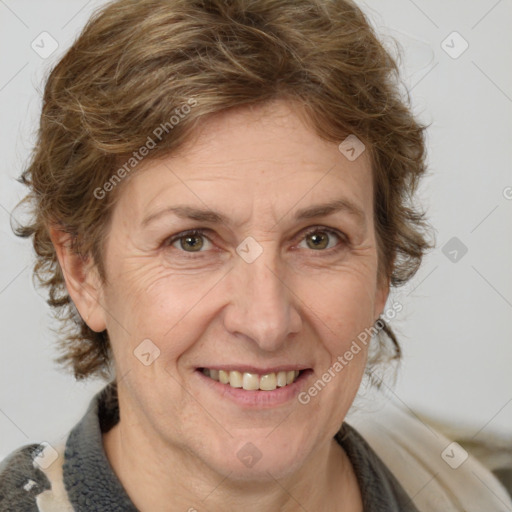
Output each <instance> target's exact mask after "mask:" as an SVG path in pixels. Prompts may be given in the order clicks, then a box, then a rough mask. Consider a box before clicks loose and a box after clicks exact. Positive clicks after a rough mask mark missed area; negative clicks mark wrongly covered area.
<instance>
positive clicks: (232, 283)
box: [0, 0, 501, 512]
mask: <svg viewBox="0 0 512 512" xmlns="http://www.w3.org/2000/svg"><path fill="white" fill-rule="evenodd" d="M395 78H396V65H395V63H394V61H393V59H392V58H391V57H390V56H389V55H388V54H387V53H386V51H385V50H384V49H383V47H382V46H381V44H380V43H379V42H378V40H377V39H376V37H375V35H374V34H373V32H372V30H371V29H370V27H369V25H368V23H367V21H366V19H365V17H364V15H363V14H362V13H361V11H360V10H359V9H358V8H357V7H356V6H355V5H353V4H352V3H350V2H345V1H343V2H340V1H338V2H329V1H320V0H276V1H274V2H269V1H265V0H257V1H251V2H249V1H245V0H232V1H225V0H212V1H208V2H205V1H200V0H174V1H173V2H168V1H163V0H141V1H138V2H132V1H128V0H120V1H117V2H113V3H111V4H109V5H107V6H106V7H105V8H104V9H103V10H102V11H100V12H98V13H97V14H96V15H95V16H93V18H92V19H91V20H90V22H89V23H88V24H87V26H86V27H85V29H84V31H83V32H82V34H81V35H80V37H79V38H78V39H77V40H76V41H75V43H74V44H73V46H72V47H71V48H70V50H69V51H68V52H67V53H66V55H65V56H64V57H63V58H62V59H61V61H60V62H59V63H58V65H57V66H56V67H55V69H54V70H53V71H52V73H51V75H50V77H49V79H48V82H47V84H46V88H45V94H44V103H43V111H42V116H41V126H40V132H39V140H38V143H37V147H36V151H35V153H34V156H33V160H32V162H31V164H30V166H29V167H28V168H27V170H26V171H25V172H24V174H23V177H22V180H23V182H24V183H25V184H26V185H28V186H29V187H30V195H29V196H28V198H27V201H28V202H29V203H30V204H31V205H32V206H33V212H34V218H33V221H32V222H31V223H30V224H29V225H26V226H24V227H22V228H21V229H20V230H19V234H20V235H21V236H25V237H32V239H33V243H34V247H35V250H36V253H37V255H38V261H37V264H36V267H35V272H36V275H37V276H38V277H39V278H40V279H41V282H42V284H43V285H45V286H47V287H48V289H49V297H50V298H49V303H50V305H51V306H52V307H53V308H55V311H56V313H57V314H58V315H59V318H60V319H61V320H62V321H63V325H64V326H65V327H66V328H67V330H65V331H63V339H62V345H61V348H62V351H63V355H62V357H61V359H60V361H61V362H62V363H63V364H67V365H69V366H70V367H71V368H72V369H73V371H74V374H75V376H76V378H77V379H83V378H86V377H89V376H92V375H102V376H104V377H105V378H107V379H109V380H110V382H109V384H108V385H106V387H105V388H104V389H103V390H102V391H101V392H100V393H99V394H98V395H97V396H96V397H94V399H93V400H92V402H91V405H90V407H89V410H88V411H87V413H86V414H85V416H84V417H83V419H82V420H81V421H80V422H79V423H78V424H77V425H76V427H75V428H74V429H73V430H72V431H71V432H70V433H69V435H67V436H66V438H65V439H64V441H63V443H62V444H61V445H60V446H59V445H53V444H52V445H38V446H34V445H30V446H26V447H23V448H21V449H20V450H18V451H16V452H15V453H14V454H12V455H11V456H10V457H8V458H7V460H6V461H4V463H3V465H2V467H1V474H2V477H1V478H2V484H0V485H1V488H0V507H3V508H2V510H20V511H21V510H23V511H25V510H40V511H48V510H51V511H57V510H94V511H107V510H108V511H112V510H123V511H126V510H140V511H160V510H162V511H163V510H166V511H167V510H170V511H186V510H188V511H193V510H197V511H201V510H209V511H220V510H238V509H239V508H243V509H245V510H247V511H256V510H258V511H259V510H269V511H292V510H308V511H313V510H315V511H316V510H322V511H338V510H343V511H348V512H352V511H362V510H365V511H367V510H369V511H379V512H381V511H388V510H389V511H392V510H408V511H416V510H418V508H417V506H416V504H415V503H416V502H415V497H414V496H412V495H411V493H409V492H407V491H406V490H405V489H404V487H403V486H402V485H401V482H400V478H399V477H398V478H397V476H396V475H397V471H396V470H395V474H393V473H392V472H391V471H390V469H389V468H388V467H387V465H386V464H385V463H384V462H383V461H382V460H381V459H380V458H379V457H378V456H377V454H376V453H375V451H374V450H373V449H372V448H371V446H370V445H369V444H368V442H367V441H365V439H364V438H363V437H362V436H361V435H360V434H359V433H358V432H357V431H356V430H355V429H354V428H353V427H351V426H349V425H348V424H347V423H345V422H344V419H345V417H346V414H347V412H348V410H349V408H350V406H351V404H352V402H353V400H354V397H355V395H356V393H357V391H358V388H359V386H360V383H361V380H362V378H363V375H364V373H365V371H366V372H367V374H368V375H370V376H371V375H372V370H373V368H375V365H376V364H377V363H379V362H385V361H386V360H390V359H393V358H398V357H399V355H400V351H399V347H398V344H397V341H396V339H395V337H394V335H393V332H392V330H391V328H390V327H389V325H388V324H387V323H386V317H387V316H388V314H387V313H388V311H389V308H386V300H387V297H388V293H389V288H390V286H398V285H401V284H403V283H405V282H407V281H408V280H409V279H410V278H411V277H412V276H413V275H414V273H415V272H416V270H417V268H418V266H419V264H420V262H421V258H422V256H423V254H424V253H425V251H426V250H427V249H428V248H429V247H430V246H431V245H430V244H429V242H428V240H427V238H426V233H425V228H426V223H425V220H424V217H423V214H422V213H420V212H418V211H417V210H416V209H415V208H414V207H413V205H412V204H410V203H409V202H408V198H409V197H410V196H412V195H413V193H414V191H415V189H416V187H417V184H418V180H419V179H420V178H421V176H422V175H423V174H424V173H425V162H424V159H425V147H424V138H423V137H424V135H423V134H424V130H425V127H424V126H421V125H420V124H419V123H418V122H417V121H416V120H415V119H414V118H413V116H412V115H411V113H410V111H409V109H408V107H407V105H406V104H405V103H404V102H403V100H402V99H401V98H400V95H399V92H398V86H397V82H396V80H395ZM392 309H393V308H392ZM364 333H366V336H364V335H363V334H364ZM372 335H373V336H374V341H376V342H377V346H376V347H374V348H375V350H373V351H370V350H369V345H370V343H369V338H370V337H371V336H372ZM386 337H387V338H386ZM386 339H388V341H386ZM389 340H390V341H391V342H389ZM369 354H370V355H369ZM491 485H494V486H495V488H496V489H497V490H496V492H501V488H499V486H498V484H497V483H496V482H494V481H491ZM486 503H488V504H489V503H494V501H493V498H492V497H489V498H488V499H487V501H486ZM492 506H494V505H492ZM486 510H498V509H497V508H489V509H486Z"/></svg>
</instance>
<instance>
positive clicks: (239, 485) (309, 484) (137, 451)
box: [103, 421, 363, 512]
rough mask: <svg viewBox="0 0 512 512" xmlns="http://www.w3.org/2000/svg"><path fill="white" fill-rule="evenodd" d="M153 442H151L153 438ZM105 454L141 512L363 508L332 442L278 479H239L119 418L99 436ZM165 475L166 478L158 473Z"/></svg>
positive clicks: (345, 459)
mask: <svg viewBox="0 0 512 512" xmlns="http://www.w3.org/2000/svg"><path fill="white" fill-rule="evenodd" d="M153 441H154V440H153ZM103 442H104V448H105V452H106V454H107V458H108V460H109V461H110V464H111V465H112V467H113V469H114V472H115V473H116V475H117V477H118V478H119V480H120V482H121V484H122V485H123V487H124V488H125V490H126V492H127V493H128V495H129V496H130V498H131V500H132V501H133V503H134V505H135V506H136V507H137V508H138V509H139V510H140V511H141V512H146V511H152V510H167V509H168V508H169V504H172V509H173V510H187V511H188V510H190V511H193V510H197V511H200V510H204V509H205V508H206V507H207V509H208V510H209V511H211V512H221V511H225V510H233V509H234V507H236V508H241V509H242V510H244V512H257V511H261V510H279V511H282V512H291V511H296V510H298V509H305V510H323V511H326V512H330V511H333V512H334V511H335V510H339V509H340V508H339V507H340V504H343V510H344V511H347V512H349V511H350V512H351V511H354V512H356V511H357V512H359V511H362V510H363V508H362V501H361V495H360V492H359V487H358V484H357V479H356V477H355V474H354V472H353V469H352V466H351V464H350V461H349V459H348V457H347V455H346V454H345V452H344V450H343V449H342V448H341V446H340V445H339V444H338V443H337V442H336V441H335V440H331V441H330V442H328V443H326V444H325V445H324V446H323V447H321V449H320V450H318V451H317V452H316V453H314V454H313V455H312V457H310V458H309V459H308V461H307V463H306V464H304V465H303V466H302V467H301V468H300V469H299V470H298V471H297V472H295V473H294V474H292V475H289V476H288V477H286V478H282V479H280V480H279V481H278V480H276V479H274V478H272V477H271V476H270V475H269V477H268V480H267V481H266V482H265V481H261V480H260V481H256V482H251V481H239V480H236V479H232V478H230V476H229V475H221V474H218V473H215V472H213V471H212V470H211V469H210V468H208V467H207V466H206V465H205V464H204V463H202V462H201V461H199V460H195V459H194V458H193V457H191V455H190V454H187V453H183V452H182V451H181V450H180V449H179V448H176V447H173V446H165V447H164V446H157V444H155V443H154V442H151V439H150V438H149V437H148V436H147V433H146V434H145V433H144V432H137V430H136V429H134V427H132V426H130V425H126V424H125V423H123V422H122V421H121V422H119V423H118V424H117V425H116V426H115V427H113V428H112V429H111V430H110V431H109V432H107V433H106V434H104V435H103ZM163 475H165V476H163Z"/></svg>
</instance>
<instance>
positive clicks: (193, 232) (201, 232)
mask: <svg viewBox="0 0 512 512" xmlns="http://www.w3.org/2000/svg"><path fill="white" fill-rule="evenodd" d="M210 231H211V230H209V229H203V228H199V229H190V230H187V231H182V232H181V233H178V234H176V235H173V236H171V237H168V238H166V239H165V240H164V242H163V243H164V245H165V246H172V244H174V243H175V242H177V241H178V240H180V239H182V238H186V237H187V236H198V237H199V236H202V237H204V238H206V239H207V240H208V241H210V243H213V242H212V241H211V240H210V238H209V237H208V236H207V235H206V233H208V232H210ZM313 233H328V234H329V235H334V236H337V237H338V238H339V239H340V241H341V243H340V244H338V245H336V246H335V247H331V248H330V249H321V250H318V251H315V250H314V249H311V251H312V252H323V253H327V254H329V255H331V254H334V253H337V252H338V251H341V250H342V249H343V248H344V246H347V245H349V243H350V242H349V240H348V237H347V236H346V235H345V234H344V233H342V232H341V231H338V230H337V229H333V228H327V227H325V226H313V227H312V228H308V230H307V231H306V232H304V233H303V234H302V238H301V241H302V239H304V238H306V237H307V236H308V235H311V234H313ZM178 250H179V251H180V252H182V253H184V254H186V255H187V256H186V257H192V258H196V257H197V256H194V254H201V253H203V252H205V251H196V252H194V251H191V252H188V251H184V250H182V249H178ZM206 252H207V251H206Z"/></svg>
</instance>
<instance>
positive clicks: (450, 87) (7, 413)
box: [0, 0, 512, 459]
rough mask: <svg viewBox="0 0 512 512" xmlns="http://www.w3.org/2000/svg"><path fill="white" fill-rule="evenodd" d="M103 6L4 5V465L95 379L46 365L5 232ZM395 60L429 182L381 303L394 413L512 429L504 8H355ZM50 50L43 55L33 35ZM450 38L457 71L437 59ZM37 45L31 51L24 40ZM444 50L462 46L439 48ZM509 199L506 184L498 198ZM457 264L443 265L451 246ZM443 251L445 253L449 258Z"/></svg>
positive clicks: (60, 425) (32, 299) (69, 422)
mask: <svg viewBox="0 0 512 512" xmlns="http://www.w3.org/2000/svg"><path fill="white" fill-rule="evenodd" d="M103 3H104V2H103V1H89V2H87V1H86V0H66V1H64V0H62V1H55V0H52V1H50V0H37V1H36V0H33V1H28V0H17V1H14V0H0V59H1V60H0V63H1V65H0V109H1V110H0V112H1V117H0V154H1V156H2V158H1V159H0V261H1V266H0V321H1V323H0V336H1V345H0V346H1V353H0V459H1V458H2V457H3V456H4V455H6V454H7V453H9V452H10V451H12V450H13V449H15V448H16V447H18V446H20V445H22V444H26V443H28V442H40V441H43V440H51V439H54V438H55V437H56V436H59V435H61V434H64V433H65V432H66V431H67V430H68V429H69V428H71V427H72V426H73V425H74V424H75V423H76V421H78V420H79V418H80V417H81V416H82V414H83V413H84V411H85V408H86V406H87V404H88V402H89V400H90V398H91V396H92V394H93V393H94V392H96V391H97V390H99V389H100V388H101V387H102V386H103V382H101V381H92V382H89V383H76V382H75V381H74V380H73V378H72V377H71V376H68V375H67V374H65V373H63V372H61V371H59V370H58V369H57V367H56V366H55V365H54V363H53V362H52V359H53V358H54V357H55V355H56V353H55V351H54V348H53V341H54V338H55V335H54V334H53V333H52V332H51V330H50V328H51V326H52V321H51V318H50V315H49V309H48V307H47V306H46V304H45V295H44V292H42V291H37V290H35V289H34V286H33V285H32V282H31V268H32V262H33V256H32V253H31V250H32V249H31V244H30V243H29V242H28V241H23V240H19V239H17V238H16V237H14V235H13V234H12V233H11V230H10V227H9V212H11V210H12V209H13V207H14V206H15V204H16V203H17V202H18V200H19V199H21V197H22V196H23V195H24V193H25V191H24V189H23V187H22V186H21V185H19V184H18V183H16V182H15V177H17V176H18V175H19V174H20V172H21V170H22V168H23V166H24V164H25V163H26V162H27V159H28V156H29V153H30V149H31V146H32V143H33V140H34V133H35V130H36V129H37V122H38V115H39V109H40V98H41V89H42V84H43V79H44V76H45V74H46V73H47V72H48V70H49V69H50V67H51V66H52V65H53V64H55V62H57V60H58V59H59V57H60V56H61V55H62V54H63V52H64V51H65V49H66V48H67V47H68V46H69V45H70V44H71V42H72V41H73V39H74V38H75V37H76V36H77V34H78V32H79V30H81V28H82V27H83V25H84V24H85V22H86V20H87V19H88V17H89V15H90V13H91V12H92V11H93V10H94V9H95V8H97V7H98V6H100V5H102V4H103ZM360 4H361V6H362V7H363V9H364V10H365V12H367V14H368V15H369V17H370V19H371V20H372V22H373V23H374V24H375V26H376V27H377V29H378V30H379V33H380V34H381V35H382V37H383V39H384V40H385V41H387V42H386V44H389V39H388V38H389V36H392V37H395V38H396V39H397V40H398V41H399V43H400V44H401V45H402V46H403V52H404V54H403V61H402V63H401V66H402V70H403V74H404V79H405V83H406V84H407V87H408V88H409V90H410V91H411V98H412V101H413V106H414V111H415V112H416V113H417V114H418V116H419V117H420V119H421V120H423V121H424V122H432V126H431V127H430V129H429V132H428V148H429V165H430V173H431V174H430V176H429V177H428V178H427V179H426V180H425V182H424V183H423V185H422V188H421V191H420V192H421V193H420V197H421V200H422V203H423V205H424V206H425V207H426V208H427V209H428V212H429V215H430V220H431V222H432V223H433V224H434V226H435V228H436V231H437V242H438V244H437V248H436V249H435V250H434V251H433V252H432V253H431V254H430V255H429V256H428V257H427V258H426V259H425V261H424V264H423V266H422V268H421V269H420V271H419V272H418V274H417V276H416V277H415V279H414V280H413V282H411V283H410V284H408V285H407V286H406V287H405V288H403V289H400V290H398V291H396V292H395V293H394V294H393V296H392V297H391V298H390V301H392V300H400V301H401V302H402V303H403V304H404V310H403V311H402V312H401V313H400V315H399V316H398V317H397V318H396V319H395V320H394V321H393V322H392V325H393V327H394V328H395V330H396V332H397V333H398V335H399V338H400V340H401V343H402V346H403V349H404V352H405V358H404V363H403V366H402V369H401V372H400V376H399V379H398V382H397V385H396V387H395V389H394V393H395V396H396V398H397V399H398V400H400V401H402V402H403V403H404V404H406V406H408V407H411V408H413V409H415V410H417V411H420V412H424V413H428V414H430V415H433V416H434V417H436V418H439V419H444V420H448V421H453V422H455V423H457V424H461V425H467V426H468V428H469V429H470V431H471V430H473V431H474V432H475V434H476V433H477V432H478V431H480V430H482V429H483V430H482V431H485V432H492V431H498V432H501V433H504V434H508V435H510V434H511V431H512V429H511V428H510V427H511V426H512V371H511V362H512V322H511V321H510V320H511V318H512V271H511V263H512V257H511V256H512V170H511V169H512V158H511V155H512V150H511V146H512V66H511V60H510V52H511V50H512V32H511V31H510V21H511V20H512V0H500V1H496V0H478V1H474V2H467V1H464V0H452V1H450V2H447V1H441V0H429V1H427V0H415V1H412V0H371V1H370V0H368V1H365V2H360ZM43 31H47V32H49V33H50V34H51V35H52V37H53V38H55V39H56V40H57V41H58V44H59V47H58V49H57V50H56V51H55V52H54V53H53V54H52V55H51V56H50V57H49V58H47V59H42V58H41V57H40V56H39V55H37V54H36V53H35V51H34V50H33V49H32V48H31V43H32V41H33V40H34V39H36V38H37V37H38V36H39V34H41V32H43ZM454 31H457V32H458V33H459V34H460V35H461V36H462V37H463V38H464V40H466V41H467V43H468V44H469V47H468V49H467V50H466V51H465V52H464V53H463V54H462V55H461V56H460V57H458V58H457V59H454V58H452V57H451V56H449V55H448V54H447V53H446V52H445V51H444V50H443V48H442V47H441V44H442V42H443V41H444V40H446V38H447V37H448V36H449V35H450V34H452V32H454ZM36 40H37V39H36ZM447 44H448V45H450V46H452V47H453V48H452V49H451V50H450V51H451V52H452V53H453V52H455V51H457V50H458V49H460V48H461V46H460V45H461V41H460V40H459V39H457V36H455V38H454V37H453V36H451V37H449V38H448V39H447ZM507 187H510V188H507ZM453 237H457V239H458V240H459V241H460V242H461V243H463V244H464V245H465V246H466V247H467V249H468V252H467V254H465V255H464V256H463V257H460V252H459V253H458V258H459V259H458V261H456V262H452V261H450V259H449V258H448V257H447V256H445V254H443V251H442V249H443V247H444V246H445V244H446V243H447V242H448V241H449V240H450V239H452V238H453ZM450 250H451V249H450Z"/></svg>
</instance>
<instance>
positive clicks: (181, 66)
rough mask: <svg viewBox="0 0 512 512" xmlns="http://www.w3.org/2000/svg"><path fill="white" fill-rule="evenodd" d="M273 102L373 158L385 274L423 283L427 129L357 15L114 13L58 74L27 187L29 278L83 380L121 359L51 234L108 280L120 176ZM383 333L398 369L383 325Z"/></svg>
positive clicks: (291, 7)
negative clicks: (78, 303)
mask: <svg viewBox="0 0 512 512" xmlns="http://www.w3.org/2000/svg"><path fill="white" fill-rule="evenodd" d="M275 99H287V100H292V101H295V102H297V104H299V105H300V106H301V107H302V109H303V111H304V113H305V116H306V118H307V120H308V121H309V122H310V123H311V126H312V127H313V128H314V129H315V131H316V133H317V134H318V135H319V136H320V137H322V138H324V139H325V140H328V141H331V142H337V143H339V142H340V141H342V140H344V139H345V137H346V136H347V135H348V134H353V135H355V136H357V137H358V138H359V139H360V140H361V141H362V142H363V143H364V144H365V145H366V148H367V151H368V152H369V155H370V157H371V166H372V172H373V181H374V210H375V229H376V237H377V243H378V255H379V276H385V277H386V278H387V279H388V280H389V283H390V284H391V285H392V286H400V285H402V284H404V283H405V282H407V281H408V280H409V279H411V277H412V276H413V275H414V274H415V273H416V271H417V269H418V267H419V265H420V263H421V260H422V257H423V255H424V253H425V252H426V250H427V249H429V248H430V247H432V245H431V244H430V243H429V241H428V240H427V238H426V230H427V228H428V224H427V223H426V221H425V213H423V212H419V211H418V209H417V208H416V207H414V205H413V203H412V197H413V194H414V192H415V190H416V188H417V185H418V182H419V179H420V178H421V177H422V175H424V174H425V172H426V163H425V154H426V151H425V133H424V132H425V130H426V128H427V126H425V125H422V124H420V123H419V122H418V121H417V120H416V119H415V118H414V116H413V115H412V113H411V111H410V108H409V104H410V98H409V95H408V93H407V94H406V97H405V98H404V94H402V93H401V92H400V78H399V70H398V66H397V64H396V61H395V59H394V58H393V57H392V56H391V55H390V53H388V51H386V50H385V49H384V47H383V45H382V44H381V42H380V41H379V40H378V38H377V36H376V35H375V33H374V30H373V29H372V28H371V26H370V24H369V22H368V20H367V19H366V17H365V15H364V14H363V12H362V11H361V10H360V9H359V8H358V7H357V6H356V5H355V4H354V3H352V2H350V1H348V0H172V1H171V0H136V1H134V0H118V1H114V2H111V3H108V4H107V5H106V6H104V7H103V8H102V9H100V10H98V11H97V12H95V13H94V14H93V15H92V16H91V18H90V19H89V21H88V23H87V24H86V26H85V27H84V29H83V31H82V32H81V34H80V35H79V37H78V38H77V39H76V41H75V42H74V43H73V45H72V46H71V48H69V50H68V51H67V52H66V54H65V55H64V56H63V57H62V58H61V59H60V61H59V62H58V63H57V65H56V66H55V67H54V68H53V70H51V72H50V74H49V77H48V79H47V81H46V85H45V89H44V96H43V106H42V113H41V119H40V127H39V131H38V140H37V143H36V146H35V148H34V152H33V155H32V156H31V160H30V162H29V164H28V166H27V167H26V169H25V170H24V172H23V173H22V175H21V178H20V181H21V182H22V183H24V184H25V185H27V186H28V187H29V189H30V192H29V194H28V195H27V196H26V198H25V199H24V200H23V201H22V204H23V203H24V204H28V205H29V206H30V210H31V221H30V223H27V224H25V225H20V226H18V228H17V229H16V230H15V231H16V234H18V235H19V236H22V237H32V239H33V245H34V248H35V252H36V254H37V259H36V263H35V266H34V276H36V277H37V278H38V280H39V282H40V285H41V286H44V287H47V288H48V291H49V299H48V304H49V305H50V306H51V308H52V309H53V311H54V313H55V315H56V317H57V318H58V319H59V320H60V321H61V326H62V330H61V335H60V339H59V346H60V349H61V351H62V354H61V356H60V357H59V358H58V359H57V361H58V362H59V363H61V364H63V365H65V366H70V367H71V368H72V370H73V372H74V375H75V377H76V378H77V379H82V378H85V377H88V376H91V375H94V374H98V375H101V376H106V375H107V370H109V369H110V368H111V364H110V363H111V362H112V353H111V350H110V344H109V338H108V333H107V332H106V331H104V332H99V333H98V332H94V331H93V330H91V329H90V328H89V327H88V325H87V324H86V323H85V322H84V320H83V319H82V318H81V317H80V316H79V314H78V312H77V310H76V308H75V307H74V304H73V302H72V301H71V299H70V297H69V295H68V293H67V290H66V286H65V283H64V279H63V274H62V271H61V268H60V265H59V262H58V259H57V256H56V251H55V248H54V246H53V244H52V241H51V239H50V235H49V227H50V226H58V227H59V229H60V230H62V231H64V232H66V233H68V234H70V235H71V237H72V243H73V247H74V250H75V251H76V253H77V254H80V255H82V256H83V257H84V258H85V257H88V256H90V257H92V258H93V261H94V263H95V264H96V265H97V267H98V271H99V275H100V277H101V279H103V280H104V281H105V271H104V265H103V257H102V247H103V241H104V237H105V234H106V233H107V230H108V227H109V219H110V218H111V212H112V209H113V207H114V205H115V202H116V198H117V197H119V193H120V191H121V190H122V183H120V184H119V185H118V181H120V178H121V177H124V176H125V175H126V174H127V173H128V172H129V171H130V169H127V168H126V165H125V166H124V167H123V168H120V166H121V165H122V164H123V163H125V164H126V162H127V161H131V159H132V160H133V159H134V155H135V154H137V155H138V152H137V151H138V149H140V148H142V147H144V146H146V147H147V146H148V141H149V138H151V139H152V140H153V137H154V136H156V135H157V134H159V135H160V137H159V141H158V143H157V144H155V145H154V147H152V148H151V149H150V151H149V152H148V151H146V153H149V154H148V155H147V159H156V158H159V157H162V156H166V155H169V154H170V153H171V152H173V151H175V150H177V149H178V148H180V147H181V146H183V145H184V143H185V142H186V141H188V140H189V139H190V138H191V136H192V135H193V134H194V133H195V128H196V126H197V124H198V122H199V121H200V120H201V119H204V117H205V116H207V115H209V114H214V113H216V112H219V111H221V110H226V109H229V108H234V107H244V106H249V105H256V104H262V103H264V102H268V101H271V100H275ZM186 105H194V106H193V108H191V107H188V110H186V109H185V107H184V106H186ZM183 112H186V115H181V113H183ZM178 116H179V122H177V123H176V122H173V121H170V120H172V118H173V117H174V118H175V119H177V118H178ZM158 127H160V128H158ZM134 168H136V163H135V164H134ZM116 169H118V171H117V176H116V174H115V171H116ZM122 169H124V171H122ZM121 175H122V176H121ZM114 178H116V179H117V181H114ZM128 178H129V177H128ZM117 185H118V186H117ZM107 190H108V191H109V193H108V194H107V193H104V191H107ZM383 332H384V333H386V334H387V335H388V337H389V338H390V339H391V340H392V341H393V343H394V349H395V353H394V357H395V358H398V357H399V355H400V347H399V344H398V342H397V341H396V337H395V335H394V334H393V331H392V330H391V328H390V327H389V326H388V325H387V324H386V323H385V322H384V324H383ZM380 343H381V344H382V343H383V342H382V340H380Z"/></svg>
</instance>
